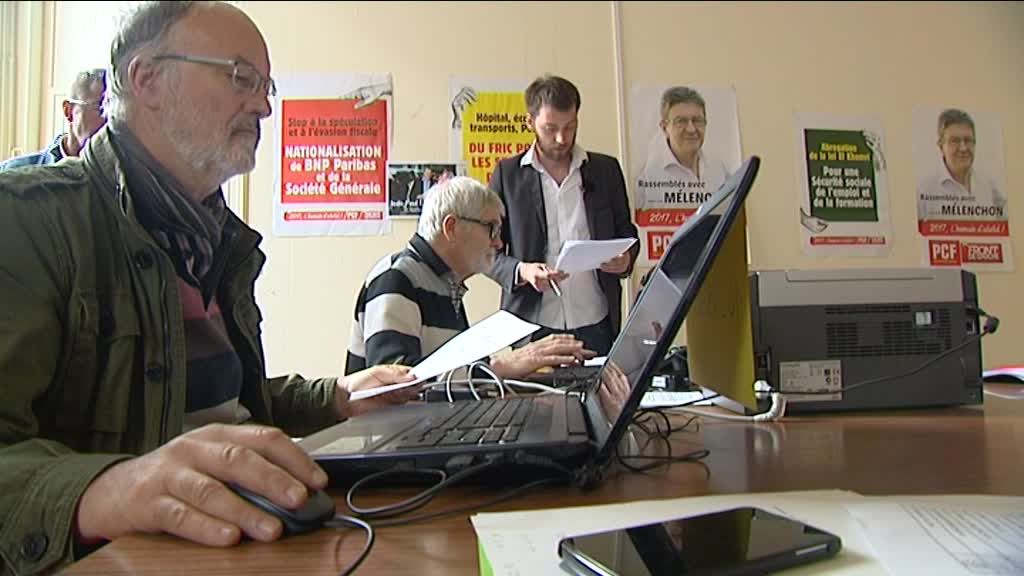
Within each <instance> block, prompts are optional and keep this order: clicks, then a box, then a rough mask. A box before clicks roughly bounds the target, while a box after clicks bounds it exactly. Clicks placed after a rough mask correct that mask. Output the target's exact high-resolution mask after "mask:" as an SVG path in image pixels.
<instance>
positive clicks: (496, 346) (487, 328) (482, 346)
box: [349, 310, 540, 401]
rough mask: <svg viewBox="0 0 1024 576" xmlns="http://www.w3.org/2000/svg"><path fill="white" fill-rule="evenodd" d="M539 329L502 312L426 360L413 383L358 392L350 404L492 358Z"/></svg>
mask: <svg viewBox="0 0 1024 576" xmlns="http://www.w3.org/2000/svg"><path fill="white" fill-rule="evenodd" d="M539 329H540V326H538V325H536V324H531V323H529V322H526V321H524V320H522V319H520V318H519V317H517V316H516V315H514V314H511V313H509V312H506V311H504V310H499V311H497V312H496V313H494V314H491V315H490V316H488V317H487V318H485V319H483V320H481V321H480V322H477V323H476V324H475V325H473V326H471V327H470V328H469V330H466V331H464V332H462V333H461V334H459V335H458V336H456V337H455V338H452V339H451V340H449V341H448V342H446V343H445V345H444V346H441V347H440V348H438V349H437V350H436V351H434V353H433V354H431V355H430V356H428V357H426V358H424V359H423V361H422V362H420V363H419V364H417V365H416V366H415V367H414V368H413V369H412V374H413V376H415V377H416V379H415V380H413V381H412V382H402V383H400V384H391V385H389V386H379V387H377V388H370V389H367V390H358V391H355V392H353V393H352V395H351V396H350V397H349V400H352V401H354V400H361V399H363V398H370V397H373V396H376V395H378V394H384V393H385V392H391V391H392V390H398V389H400V388H406V387H408V386H414V385H416V384H419V383H420V382H423V381H425V380H428V379H430V378H433V377H435V376H438V375H440V374H444V373H445V372H447V371H449V370H454V369H456V368H459V367H461V366H465V365H467V364H470V363H472V362H475V361H477V360H479V359H481V358H483V357H485V356H487V355H489V354H493V353H495V352H497V351H498V350H501V349H502V348H504V347H506V346H510V345H512V344H514V343H515V342H517V341H519V340H521V339H522V338H525V337H526V336H529V335H530V334H532V333H534V332H536V331H537V330H539Z"/></svg>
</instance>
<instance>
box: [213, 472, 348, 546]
mask: <svg viewBox="0 0 1024 576" xmlns="http://www.w3.org/2000/svg"><path fill="white" fill-rule="evenodd" d="M228 488H230V489H231V491H232V492H234V493H235V494H238V496H239V497H241V498H242V499H243V500H245V501H246V502H248V503H250V504H252V505H253V506H255V507H257V508H259V509H260V510H263V511H264V512H266V513H267V514H270V515H271V516H274V517H276V518H277V519H278V520H280V521H281V524H282V525H283V526H284V532H283V533H282V534H281V535H282V536H293V535H295V534H302V533H304V532H311V531H313V530H317V529H319V528H320V527H321V526H323V525H324V523H325V522H327V521H328V520H330V519H331V518H334V513H335V507H334V499H332V498H331V497H330V496H328V495H327V493H326V492H324V491H323V490H316V491H310V494H309V498H307V499H306V503H305V505H303V506H302V507H300V508H297V509H295V510H289V509H288V508H282V507H280V506H278V505H277V504H274V503H273V502H271V501H270V500H268V499H266V498H264V497H263V496H260V495H259V494H257V493H255V492H252V491H250V490H247V489H245V488H243V487H241V486H239V485H238V484H235V483H229V484H228Z"/></svg>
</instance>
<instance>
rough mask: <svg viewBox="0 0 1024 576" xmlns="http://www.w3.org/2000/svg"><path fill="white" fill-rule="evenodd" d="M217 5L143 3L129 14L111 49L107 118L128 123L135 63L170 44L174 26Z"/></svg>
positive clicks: (132, 96) (106, 104)
mask: <svg viewBox="0 0 1024 576" xmlns="http://www.w3.org/2000/svg"><path fill="white" fill-rule="evenodd" d="M217 4H218V2H140V3H138V4H136V5H135V6H134V7H132V8H130V9H129V10H128V11H126V12H125V13H124V14H123V16H122V18H121V21H120V22H119V25H118V30H117V32H116V33H115V35H114V40H113V42H111V45H110V73H109V74H108V79H107V93H106V100H105V103H104V106H103V107H104V110H106V114H107V118H110V119H117V120H125V119H127V117H128V109H129V108H130V107H131V106H132V100H133V99H134V97H135V94H134V93H133V92H132V86H131V81H130V80H129V78H128V67H129V66H130V65H131V62H132V60H133V59H134V58H135V57H136V56H139V55H140V54H143V53H153V52H156V51H158V50H159V49H160V47H161V45H162V44H164V43H165V42H166V41H167V36H168V33H169V32H170V29H171V27H172V26H174V24H175V23H177V22H178V21H179V20H181V19H183V18H185V16H187V15H188V14H189V12H190V11H192V10H194V9H196V8H209V7H211V6H215V5H217Z"/></svg>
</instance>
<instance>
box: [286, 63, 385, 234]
mask: <svg viewBox="0 0 1024 576" xmlns="http://www.w3.org/2000/svg"><path fill="white" fill-rule="evenodd" d="M391 86H392V84H391V76H390V75H382V74H381V75H373V74H316V75H284V76H281V77H280V78H279V79H278V80H277V89H278V93H277V98H276V101H275V103H274V108H275V110H277V111H278V113H277V114H275V115H274V118H275V121H274V133H275V156H276V161H275V166H274V176H275V178H274V182H275V186H274V190H275V193H274V226H273V227H274V234H276V235H278V236H369V235H382V234H386V233H388V232H390V222H389V220H388V218H387V162H388V151H389V149H390V147H391V125H392V121H391V95H392V89H391Z"/></svg>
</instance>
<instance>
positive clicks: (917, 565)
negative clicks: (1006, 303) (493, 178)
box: [471, 490, 1024, 576]
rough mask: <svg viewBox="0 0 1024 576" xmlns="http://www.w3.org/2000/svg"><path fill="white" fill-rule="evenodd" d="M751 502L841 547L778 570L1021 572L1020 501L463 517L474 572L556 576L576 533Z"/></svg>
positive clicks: (689, 501) (639, 507) (701, 506)
mask: <svg viewBox="0 0 1024 576" xmlns="http://www.w3.org/2000/svg"><path fill="white" fill-rule="evenodd" d="M737 506H755V507H759V508H764V509H766V510H768V511H771V512H775V513H778V514H782V515H786V516H790V517H793V518H796V519H798V520H801V521H803V522H805V523H807V524H810V525H812V526H816V527H818V528H821V529H823V530H827V531H829V532H832V533H833V534H836V535H838V536H839V537H840V538H841V539H842V550H841V551H840V553H839V554H838V555H837V556H836V557H835V558H832V559H829V560H823V561H821V562H817V563H811V564H808V565H806V566H803V567H800V568H795V569H792V570H788V571H786V574H818V573H822V572H828V573H829V574H844V575H845V574H850V575H858V574H864V575H868V574H871V575H875V574H884V573H886V572H888V573H889V574H893V575H898V574H914V575H917V574H930V575H965V576H982V575H985V576H999V575H1004V574H1005V575H1007V576H1009V575H1019V574H1024V498H1016V497H1002V496H905V497H902V496H892V497H863V496H861V495H859V494H856V493H854V492H845V491H839V490H825V491H812V492H779V493H759V494H731V495H721V496H703V497H699V498H680V499H674V500H651V501H641V502H630V503H626V504H611V505H604V506H587V507H578V508H563V509H557V510H535V511H529V512H506V513H496V514H494V513H492V514H477V515H475V516H473V517H472V519H471V520H472V522H473V527H474V529H475V530H476V533H477V539H478V543H479V552H480V573H481V574H483V575H490V574H500V575H506V574H513V575H514V574H524V575H525V574H530V575H533V574H551V575H558V574H563V573H562V571H561V569H560V567H559V562H560V559H559V557H558V542H559V541H560V540H561V539H562V538H564V537H566V536H572V535H575V534H584V533H592V532H594V531H596V530H602V529H606V530H611V529H619V528H626V527H630V526H637V525H641V524H646V523H651V522H661V521H665V520H670V519H673V518H678V517H681V516H692V515H697V514H703V513H707V512H715V511H719V510H725V509H728V508H734V507H737Z"/></svg>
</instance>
